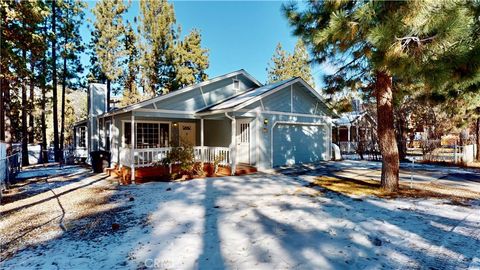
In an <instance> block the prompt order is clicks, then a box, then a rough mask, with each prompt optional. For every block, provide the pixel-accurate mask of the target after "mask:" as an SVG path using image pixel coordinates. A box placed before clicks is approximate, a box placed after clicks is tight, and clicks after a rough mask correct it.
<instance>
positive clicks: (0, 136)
mask: <svg viewBox="0 0 480 270" xmlns="http://www.w3.org/2000/svg"><path fill="white" fill-rule="evenodd" d="M3 10H4V9H3V8H1V9H0V48H2V47H3V46H4V45H3V43H4V41H3V25H4V22H5V17H6V16H5V12H4V11H3ZM2 51H3V50H0V74H2V75H3V76H1V77H0V141H5V107H4V106H3V104H4V103H5V94H4V92H5V91H4V85H5V82H4V81H5V80H6V79H5V75H6V72H5V71H4V67H5V68H6V67H7V63H4V62H5V61H4V60H3V59H4V58H5V57H3V55H2Z"/></svg>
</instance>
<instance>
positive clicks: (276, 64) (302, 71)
mask: <svg viewBox="0 0 480 270" xmlns="http://www.w3.org/2000/svg"><path fill="white" fill-rule="evenodd" d="M309 58H310V56H309V55H308V51H307V48H306V47H305V44H304V43H303V41H302V40H300V39H299V40H298V41H297V44H296V45H295V49H294V50H293V54H289V53H287V52H286V51H285V50H284V49H283V48H282V45H281V44H280V43H278V45H277V47H276V48H275V53H274V55H273V56H272V59H271V63H270V64H269V65H268V68H267V72H268V81H269V82H270V83H272V82H276V81H281V80H287V79H290V78H294V77H301V78H302V79H304V80H305V81H306V82H307V83H308V84H310V85H311V86H312V87H315V83H314V81H313V77H312V72H311V68H310V63H309Z"/></svg>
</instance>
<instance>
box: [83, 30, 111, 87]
mask: <svg viewBox="0 0 480 270" xmlns="http://www.w3.org/2000/svg"><path fill="white" fill-rule="evenodd" d="M98 36H99V33H98V31H97V30H93V31H91V40H90V42H89V43H88V45H87V52H88V56H89V72H88V75H87V82H88V83H106V82H107V77H106V76H105V74H104V73H103V72H102V68H101V65H100V61H99V60H98V56H97V52H96V48H95V44H97V43H98Z"/></svg>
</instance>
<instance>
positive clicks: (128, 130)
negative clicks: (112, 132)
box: [123, 122, 132, 145]
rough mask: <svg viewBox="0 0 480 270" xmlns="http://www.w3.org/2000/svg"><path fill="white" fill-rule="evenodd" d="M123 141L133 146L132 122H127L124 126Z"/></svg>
mask: <svg viewBox="0 0 480 270" xmlns="http://www.w3.org/2000/svg"><path fill="white" fill-rule="evenodd" d="M123 141H124V142H125V145H130V144H132V125H131V124H130V122H125V123H124V124H123Z"/></svg>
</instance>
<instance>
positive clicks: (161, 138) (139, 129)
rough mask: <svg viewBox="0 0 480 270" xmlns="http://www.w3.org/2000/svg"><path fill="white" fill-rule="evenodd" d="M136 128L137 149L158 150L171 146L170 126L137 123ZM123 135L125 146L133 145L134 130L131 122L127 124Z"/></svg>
mask: <svg viewBox="0 0 480 270" xmlns="http://www.w3.org/2000/svg"><path fill="white" fill-rule="evenodd" d="M135 127H136V128H135V131H136V133H135V148H157V147H167V146H168V145H169V140H170V127H169V124H165V123H137V124H136V125H135ZM123 134H124V142H125V144H126V145H131V138H132V128H131V124H130V122H127V123H125V126H124V132H123Z"/></svg>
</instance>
